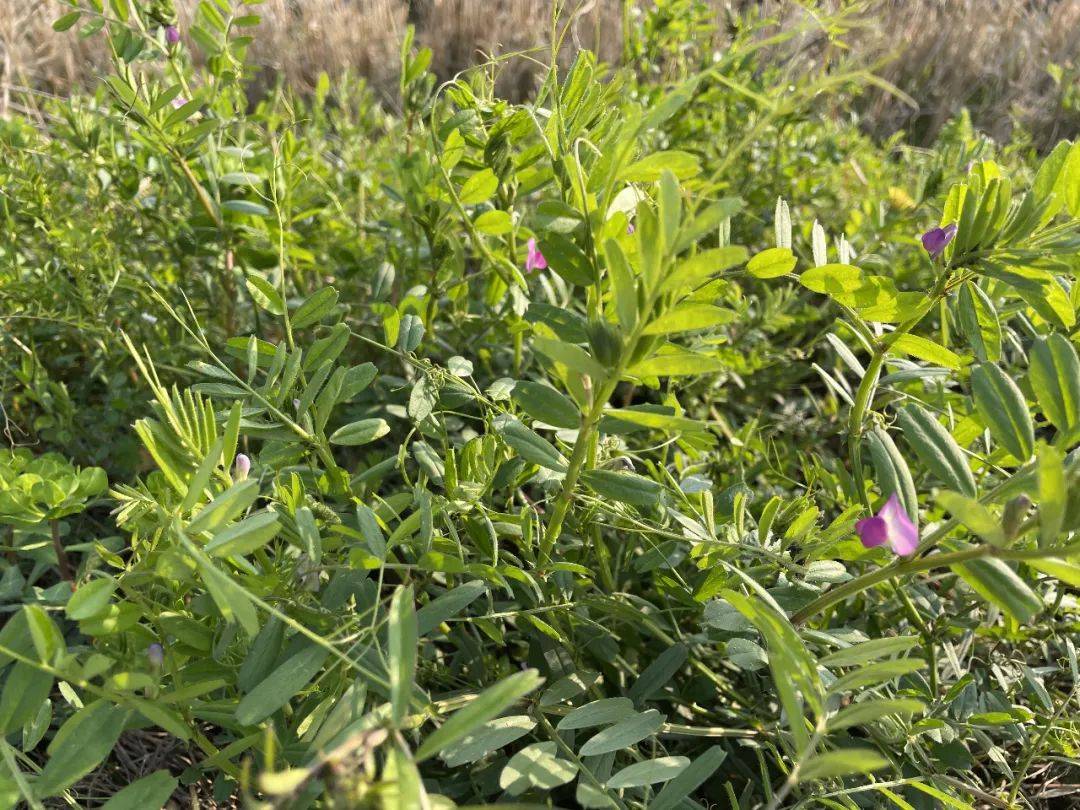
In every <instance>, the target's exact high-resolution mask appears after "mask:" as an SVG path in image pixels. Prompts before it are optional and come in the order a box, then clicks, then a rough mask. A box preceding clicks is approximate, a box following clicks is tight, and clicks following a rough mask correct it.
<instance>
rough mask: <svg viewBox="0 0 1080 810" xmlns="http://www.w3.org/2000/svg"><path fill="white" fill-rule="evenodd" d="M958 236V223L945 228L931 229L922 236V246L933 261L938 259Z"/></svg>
mask: <svg viewBox="0 0 1080 810" xmlns="http://www.w3.org/2000/svg"><path fill="white" fill-rule="evenodd" d="M955 236H956V223H955V222H953V223H951V224H949V225H946V226H945V227H944V228H931V229H930V230H928V231H927V232H926V233H924V234H923V235H922V245H923V247H924V248H926V252H927V253H929V254H930V258H931V259H936V258H937V257H938V256H940V255H941V252H942V251H943V250H945V248H947V247H948V246H949V242H951V241H952V240H953V238H954V237H955Z"/></svg>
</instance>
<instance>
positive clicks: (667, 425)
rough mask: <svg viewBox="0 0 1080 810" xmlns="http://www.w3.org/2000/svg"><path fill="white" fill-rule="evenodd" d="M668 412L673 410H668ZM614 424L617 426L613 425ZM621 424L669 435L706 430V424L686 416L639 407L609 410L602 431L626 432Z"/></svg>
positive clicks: (606, 412)
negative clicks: (662, 431)
mask: <svg viewBox="0 0 1080 810" xmlns="http://www.w3.org/2000/svg"><path fill="white" fill-rule="evenodd" d="M667 410H669V411H670V410H671V409H670V408H668V409H667ZM612 422H614V423H615V424H612ZM620 423H629V425H630V426H633V425H638V426H640V427H643V428H651V429H653V430H664V431H667V432H668V433H701V432H702V431H704V430H705V424H704V423H703V422H699V421H698V420H696V419H687V418H686V417H684V416H675V415H674V414H671V413H658V412H656V411H651V410H650V411H647V410H644V409H640V410H638V409H637V406H633V405H632V406H630V407H629V408H609V409H608V410H606V411H604V418H603V421H602V422H601V424H600V429H601V430H602V431H604V432H605V433H616V432H626V431H625V429H624V428H625V426H624V425H622V424H620Z"/></svg>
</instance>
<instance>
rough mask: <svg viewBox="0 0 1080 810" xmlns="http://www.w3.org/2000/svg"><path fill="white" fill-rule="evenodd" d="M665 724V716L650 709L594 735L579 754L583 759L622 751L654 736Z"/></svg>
mask: <svg viewBox="0 0 1080 810" xmlns="http://www.w3.org/2000/svg"><path fill="white" fill-rule="evenodd" d="M663 724H664V717H663V715H661V714H660V712H658V711H657V710H656V709H649V710H648V711H645V712H641V713H640V714H635V715H633V716H631V717H627V718H626V719H625V720H620V721H619V722H618V723H616V724H615V725H613V726H610V727H608V728H606V729H604V730H603V731H601V732H599V733H598V734H595V735H593V736H592V737H590V738H589V739H588V740H586V741H585V743H584V744H583V745H582V746H581V749H580V750H579V751H578V753H579V754H580V755H581V756H583V757H593V756H599V755H600V754H607V753H609V752H611V751H620V750H622V749H623V748H627V747H629V746H631V745H635V744H636V743H639V742H641V741H642V740H644V739H645V738H646V737H650V736H652V735H653V734H655V733H656V732H657V731H659V730H660V727H661V726H662V725H663Z"/></svg>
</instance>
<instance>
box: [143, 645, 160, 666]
mask: <svg viewBox="0 0 1080 810" xmlns="http://www.w3.org/2000/svg"><path fill="white" fill-rule="evenodd" d="M146 657H147V659H149V661H150V666H152V667H153V668H154V669H160V668H161V665H162V664H164V663H165V648H164V647H162V646H161V645H160V644H151V645H150V646H149V647H147V648H146Z"/></svg>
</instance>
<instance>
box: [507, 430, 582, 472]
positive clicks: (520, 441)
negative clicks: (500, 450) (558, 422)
mask: <svg viewBox="0 0 1080 810" xmlns="http://www.w3.org/2000/svg"><path fill="white" fill-rule="evenodd" d="M499 436H500V437H501V438H502V440H503V441H504V442H506V443H507V444H508V445H510V446H511V447H512V448H514V450H515V451H516V452H517V454H518V455H519V456H521V457H522V458H523V459H525V460H526V461H528V462H530V463H531V464H539V465H540V466H541V467H545V468H546V469H549V470H554V471H555V472H560V473H561V472H566V459H565V458H563V456H562V454H561V453H559V451H558V450H556V449H555V446H554V445H553V444H552V443H551V442H549V441H548V440H547V439H545V438H543V437H542V436H540V435H539V434H538V433H536V432H535V431H533V430H530V429H529V428H527V427H525V425H523V424H522V423H521V422H519V421H517V420H516V419H507V420H506V421H504V422H503V423H502V425H501V427H500V432H499Z"/></svg>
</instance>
